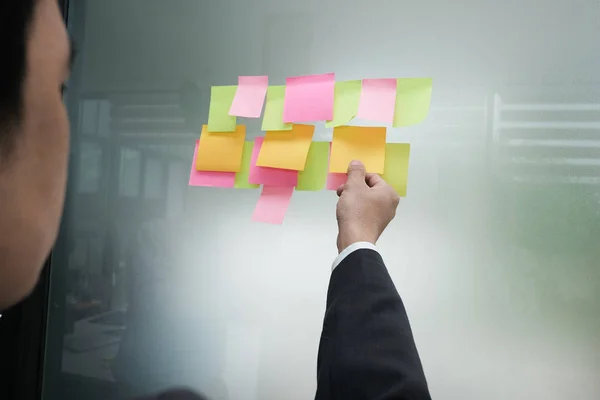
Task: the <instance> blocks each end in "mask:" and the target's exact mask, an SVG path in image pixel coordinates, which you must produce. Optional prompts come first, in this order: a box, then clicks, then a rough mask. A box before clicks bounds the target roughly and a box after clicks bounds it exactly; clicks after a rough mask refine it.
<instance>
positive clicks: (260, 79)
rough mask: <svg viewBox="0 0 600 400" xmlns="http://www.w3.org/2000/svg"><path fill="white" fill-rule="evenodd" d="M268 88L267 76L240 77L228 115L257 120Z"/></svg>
mask: <svg viewBox="0 0 600 400" xmlns="http://www.w3.org/2000/svg"><path fill="white" fill-rule="evenodd" d="M268 86H269V77H268V76H240V77H238V87H237V89H236V91H235V97H234V98H233V103H231V108H230V109H229V115H234V116H236V117H246V118H258V117H260V113H261V112H262V108H263V104H264V102H265V95H266V94H267V87H268Z"/></svg>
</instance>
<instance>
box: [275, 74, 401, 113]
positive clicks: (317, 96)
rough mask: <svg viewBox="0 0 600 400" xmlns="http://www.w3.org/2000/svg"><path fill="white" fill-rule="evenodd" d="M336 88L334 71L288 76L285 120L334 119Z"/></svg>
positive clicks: (284, 107) (284, 110)
mask: <svg viewBox="0 0 600 400" xmlns="http://www.w3.org/2000/svg"><path fill="white" fill-rule="evenodd" d="M334 90H335V74H333V73H332V74H321V75H307V76H294V77H290V78H287V79H286V81H285V99H284V101H283V122H285V123H289V122H311V121H330V120H332V119H333V94H334ZM392 116H393V115H392Z"/></svg>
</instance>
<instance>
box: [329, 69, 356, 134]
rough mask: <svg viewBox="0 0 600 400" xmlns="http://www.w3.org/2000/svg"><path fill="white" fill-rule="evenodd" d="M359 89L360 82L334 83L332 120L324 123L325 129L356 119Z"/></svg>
mask: <svg viewBox="0 0 600 400" xmlns="http://www.w3.org/2000/svg"><path fill="white" fill-rule="evenodd" d="M361 88H362V82H361V81H360V80H357V81H343V82H336V83H335V100H334V102H333V120H331V121H327V122H326V123H325V126H326V127H327V128H333V127H336V126H341V125H346V124H347V123H348V122H350V121H351V120H352V118H354V117H356V113H357V112H358V103H359V101H360V91H361Z"/></svg>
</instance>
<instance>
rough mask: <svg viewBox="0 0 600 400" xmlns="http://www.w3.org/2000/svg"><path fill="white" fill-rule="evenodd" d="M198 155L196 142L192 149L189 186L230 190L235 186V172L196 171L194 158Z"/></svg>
mask: <svg viewBox="0 0 600 400" xmlns="http://www.w3.org/2000/svg"><path fill="white" fill-rule="evenodd" d="M197 155H198V140H196V148H195V149H194V159H193V160H192V171H191V172H190V182H189V185H190V186H211V187H224V188H232V187H233V186H234V185H235V172H213V171H196V157H197Z"/></svg>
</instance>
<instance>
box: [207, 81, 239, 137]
mask: <svg viewBox="0 0 600 400" xmlns="http://www.w3.org/2000/svg"><path fill="white" fill-rule="evenodd" d="M236 90H237V86H213V87H212V88H211V89H210V108H209V109H208V131H209V132H233V131H235V126H236V123H237V118H236V117H232V116H230V115H229V109H230V108H231V103H233V98H234V97H235V91H236Z"/></svg>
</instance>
